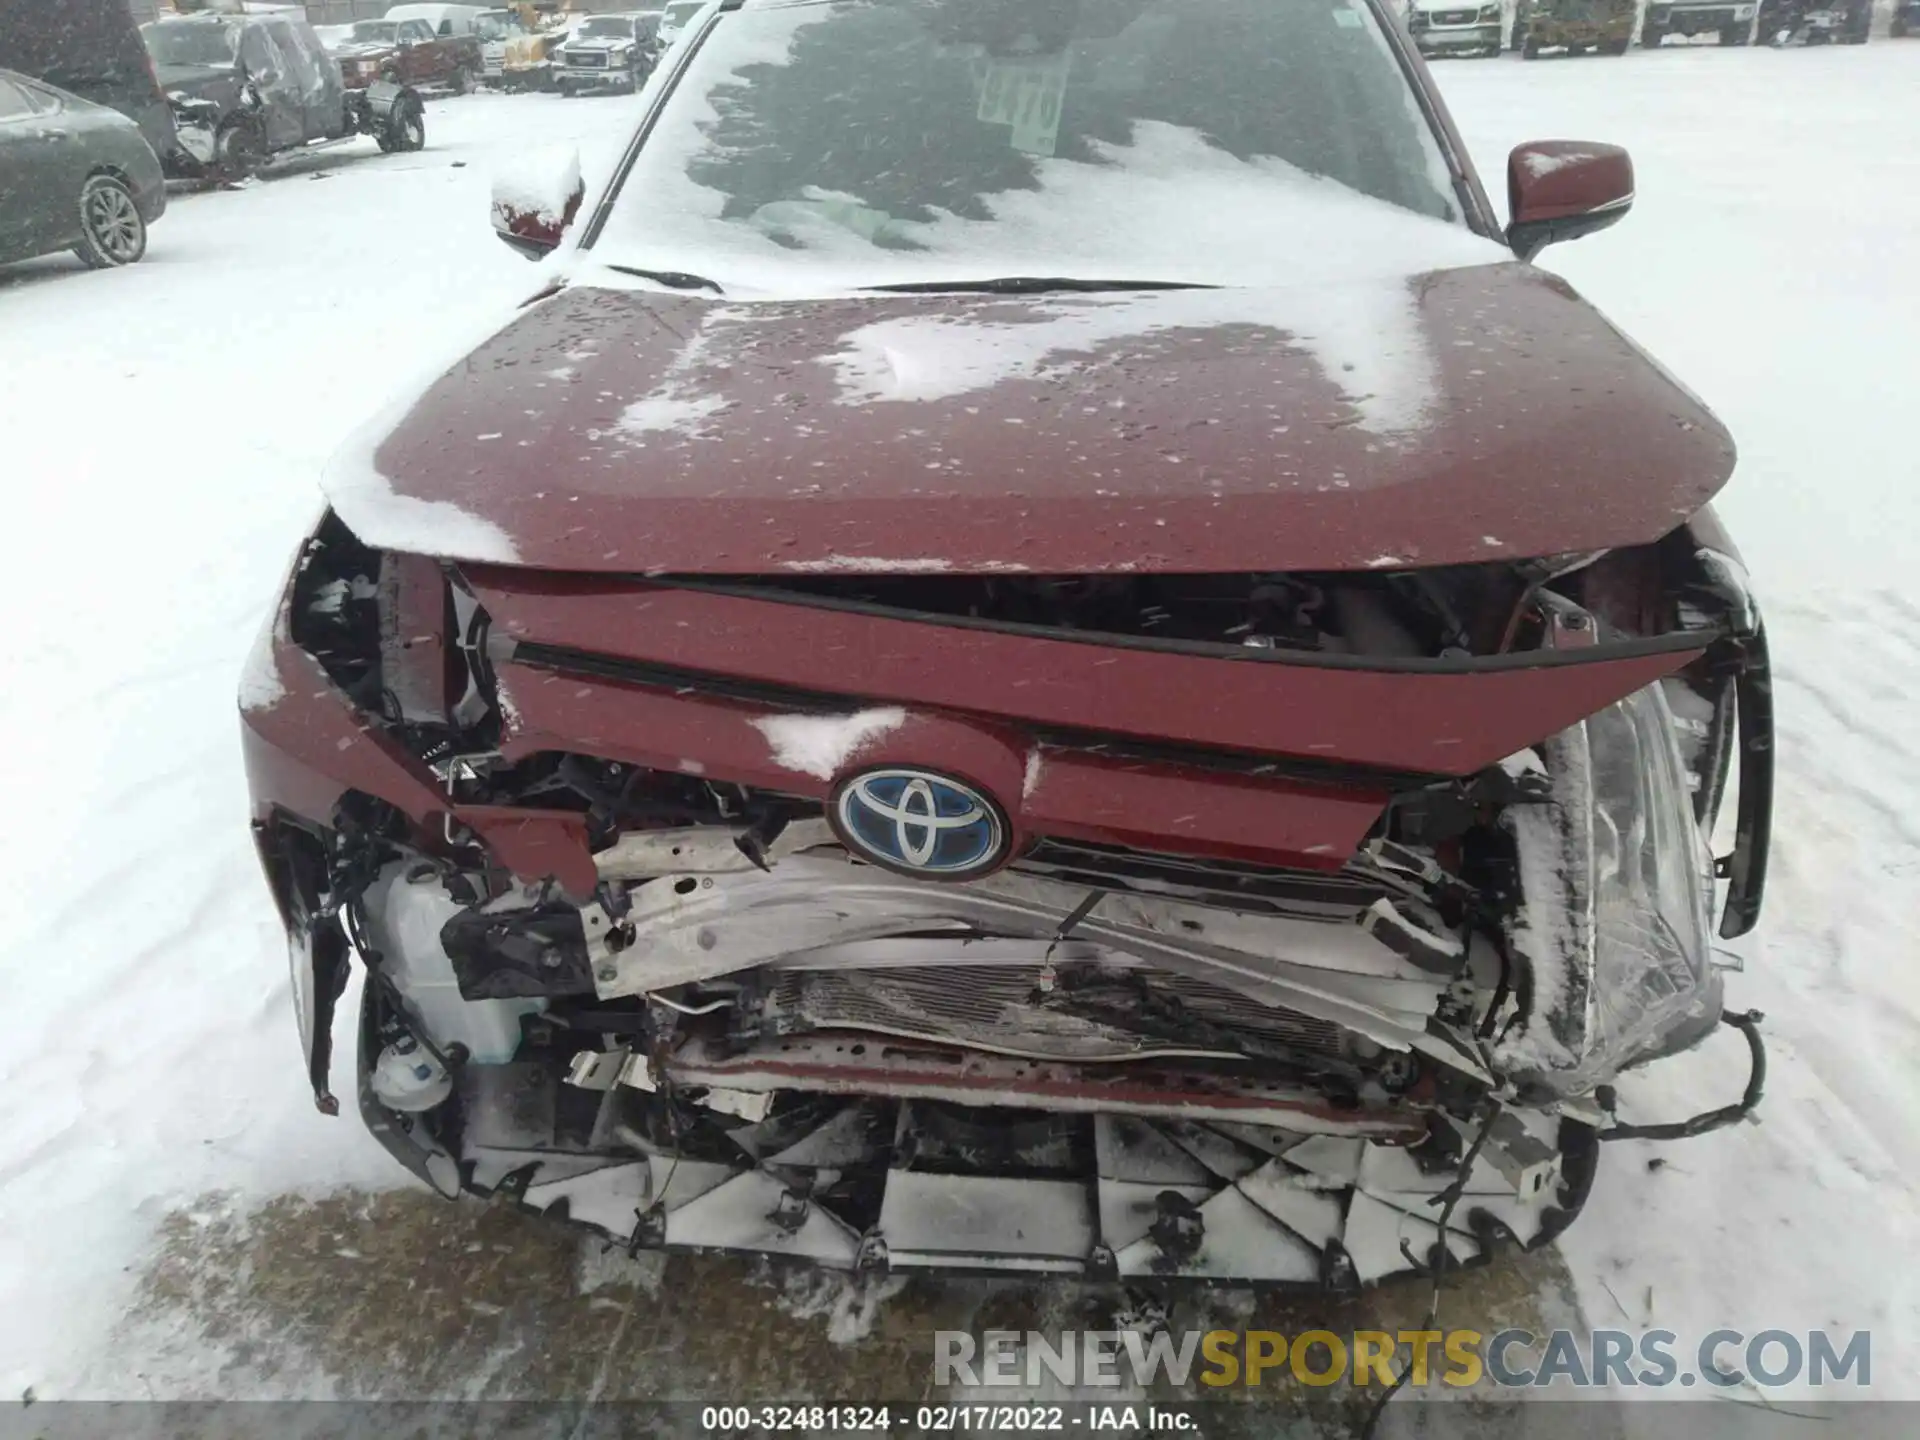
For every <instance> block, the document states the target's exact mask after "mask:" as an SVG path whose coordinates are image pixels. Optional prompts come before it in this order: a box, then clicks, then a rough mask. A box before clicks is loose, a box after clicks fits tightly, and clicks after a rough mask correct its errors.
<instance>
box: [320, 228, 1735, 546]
mask: <svg viewBox="0 0 1920 1440" xmlns="http://www.w3.org/2000/svg"><path fill="white" fill-rule="evenodd" d="M1733 458H1734V452H1733V446H1732V442H1731V441H1730V439H1729V438H1728V436H1727V434H1726V432H1725V430H1724V429H1723V428H1722V427H1721V426H1720V424H1719V422H1718V421H1717V420H1715V419H1714V417H1713V416H1712V415H1711V413H1709V412H1708V411H1707V410H1706V409H1705V407H1704V406H1703V405H1702V404H1701V403H1700V402H1699V400H1698V399H1696V398H1695V397H1694V396H1692V395H1691V394H1690V393H1689V392H1687V391H1686V390H1685V389H1684V388H1683V387H1681V386H1680V385H1679V384H1678V383H1677V382H1676V381H1674V380H1673V379H1672V378H1671V377H1670V376H1668V375H1667V374H1666V373H1665V372H1664V371H1663V370H1661V369H1660V368H1659V367H1658V366H1656V365H1655V364H1653V363H1652V362H1651V361H1650V360H1648V359H1647V358H1646V357H1645V356H1644V355H1643V354H1642V352H1641V351H1640V350H1639V349H1638V348H1637V347H1636V346H1634V345H1633V343H1632V342H1631V341H1629V340H1627V339H1626V338H1625V337H1624V336H1623V335H1621V334H1620V332H1619V331H1617V330H1616V329H1615V328H1614V327H1613V326H1612V325H1611V324H1609V323H1608V322H1607V321H1606V319H1605V318H1604V317H1602V316H1601V315H1600V314H1599V313H1598V312H1597V311H1595V310H1594V309H1593V308H1592V307H1591V306H1589V305H1587V304H1586V303H1585V302H1584V301H1583V300H1581V299H1580V298H1579V297H1578V296H1577V295H1576V294H1575V293H1574V291H1573V290H1572V289H1571V287H1569V286H1568V285H1566V284H1565V283H1564V282H1563V281H1561V280H1559V279H1557V278H1555V277H1553V276H1551V275H1548V274H1545V273H1543V272H1541V271H1538V270H1535V269H1533V268H1532V267H1530V266H1524V265H1520V264H1517V263H1503V264H1494V265H1484V266H1476V267H1471V268H1466V269H1456V270H1448V271H1443V272H1437V273H1433V274H1429V275H1425V276H1421V277H1417V278H1415V279H1413V280H1411V281H1409V280H1407V279H1404V278H1381V279H1375V280H1360V281H1355V282H1352V283H1350V284H1344V285H1324V286H1313V287H1301V288H1299V289H1261V290H1255V289H1225V288H1223V289H1213V290H1177V291H1148V292H1111V293H1102V294H1093V295H1084V294H1049V295H1041V296H1027V297H1004V296H992V295H978V294H943V295H900V294H874V295H864V296H853V297H843V298H835V299H822V300H807V301H763V302H751V303H738V302H733V301H729V300H725V299H715V298H712V297H705V296H698V295H691V294H660V293H656V292H652V291H637V290H609V289H601V288H589V287H576V288H572V289H568V290H564V291H562V292H561V293H559V294H558V295H555V296H553V297H552V298H550V299H547V300H545V301H543V302H542V303H539V304H538V305H535V306H532V307H530V308H528V309H527V310H526V311H524V312H523V313H522V315H521V316H520V317H519V318H518V319H516V320H515V321H514V322H513V323H512V324H510V325H508V326H507V327H506V328H505V329H504V330H502V331H500V332H499V333H497V334H496V335H495V336H493V338H492V339H490V340H488V341H486V342H485V343H484V344H482V345H481V346H480V347H479V348H478V349H477V350H476V351H474V353H473V354H472V355H471V356H469V357H468V358H467V359H466V360H465V361H464V362H463V363H461V364H460V365H458V366H456V367H455V368H454V369H453V370H451V371H449V372H447V373H446V374H445V375H444V376H442V377H441V378H440V379H439V380H438V381H437V382H436V383H434V384H433V385H431V386H430V387H429V388H428V389H427V391H426V393H425V394H424V395H422V396H421V397H420V398H419V399H418V401H417V402H415V403H414V404H413V405H412V407H411V409H410V410H407V411H406V412H405V413H404V415H403V417H402V418H400V419H399V421H398V423H397V425H394V426H392V428H391V429H390V430H389V431H387V432H386V433H385V434H384V435H377V436H376V437H375V439H374V440H373V441H372V443H370V444H365V443H363V444H362V445H360V446H358V447H356V448H355V449H353V450H351V451H349V452H347V453H344V454H343V455H342V456H341V457H339V458H338V459H337V460H336V461H335V463H334V464H333V465H332V466H330V467H329V471H328V476H327V489H328V492H329V494H330V496H331V497H332V499H333V502H334V504H335V507H336V508H337V509H338V511H339V513H340V515H341V517H342V518H343V519H344V520H345V521H346V523H347V524H348V525H349V526H350V527H352V528H353V529H354V530H355V531H356V532H358V533H359V534H360V535H361V536H362V538H364V539H366V540H367V541H368V542H370V543H372V544H375V545H379V546H384V547H388V548H396V549H413V550H419V551H423V552H425V553H429V554H435V555H442V556H445V557H448V558H454V559H474V560H493V561H507V562H515V563H521V564H527V565H534V566H541V567H547V568H554V569H565V570H584V571H626V572H635V571H660V572H677V573H685V574H695V573H722V574H724V573H754V572H770V571H781V570H790V571H805V572H817V573H832V572H836V571H841V572H848V571H861V570H873V571H884V570H896V571H918V570H951V571H955V572H969V571H971V572H984V571H1009V570H1021V571H1031V572H1034V573H1039V574H1072V573H1090V572H1098V571H1122V570H1143V571H1153V570H1160V571H1203V572H1204V571H1220V572H1226V571H1262V570H1331V569H1362V568H1369V567H1375V568H1384V567H1402V566H1412V565H1442V564H1459V563H1466V562H1472V561H1484V560H1494V559H1500V558H1516V557H1521V556H1533V555H1543V554H1557V553H1560V552H1565V551H1580V550H1589V549H1602V548H1607V547H1611V546H1617V545H1625V544H1633V543H1640V542H1646V541H1651V540H1653V539H1656V538H1657V537H1659V536H1660V535H1663V534H1665V533H1666V532H1667V531H1669V530H1671V529H1672V528H1673V527H1674V526H1675V525H1677V524H1678V523H1680V521H1682V520H1684V519H1686V518H1687V517H1689V516H1691V515H1692V514H1694V513H1695V512H1696V511H1697V510H1698V509H1699V508H1700V507H1701V506H1702V505H1703V504H1705V503H1706V501H1707V500H1708V499H1709V498H1710V497H1711V496H1712V495H1713V494H1714V492H1715V491H1716V490H1718V489H1719V488H1720V486H1721V485H1722V484H1724V483H1725V481H1726V479H1727V477H1728V475H1729V474H1730V473H1731V470H1732V467H1733Z"/></svg>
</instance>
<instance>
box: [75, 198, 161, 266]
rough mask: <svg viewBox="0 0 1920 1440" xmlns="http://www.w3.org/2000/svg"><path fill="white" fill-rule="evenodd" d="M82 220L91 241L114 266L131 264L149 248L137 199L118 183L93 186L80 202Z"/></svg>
mask: <svg viewBox="0 0 1920 1440" xmlns="http://www.w3.org/2000/svg"><path fill="white" fill-rule="evenodd" d="M80 218H81V224H82V225H83V226H85V228H86V232H87V238H88V239H89V240H90V241H91V242H92V243H93V246H94V248H95V249H96V250H98V251H99V252H100V254H101V255H102V256H103V257H105V258H106V259H107V260H108V261H110V262H111V263H112V264H115V265H130V264H132V263H133V262H134V261H135V260H138V259H139V258H140V255H141V252H142V251H143V250H145V249H146V225H145V223H144V222H143V221H142V220H141V219H140V211H139V209H138V207H136V206H135V205H134V203H133V196H131V195H129V194H128V193H127V191H126V188H125V187H124V186H122V185H120V184H119V183H118V182H117V181H114V180H109V179H105V178H100V179H96V180H94V181H92V182H91V183H89V184H88V186H87V188H86V190H85V192H84V193H83V194H82V196H81V199H80Z"/></svg>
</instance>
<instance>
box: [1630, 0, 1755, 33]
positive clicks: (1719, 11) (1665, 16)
mask: <svg viewBox="0 0 1920 1440" xmlns="http://www.w3.org/2000/svg"><path fill="white" fill-rule="evenodd" d="M1758 9H1759V7H1758V6H1757V5H1713V6H1704V5H1703V6H1677V5H1676V6H1666V5H1650V6H1648V7H1647V23H1648V24H1649V25H1652V26H1654V27H1655V28H1656V29H1661V30H1665V31H1667V32H1669V33H1671V34H1675V35H1706V34H1709V33H1711V32H1713V31H1717V30H1725V29H1727V28H1729V27H1731V26H1734V25H1745V24H1748V23H1749V22H1751V21H1752V19H1753V17H1754V15H1755V13H1756V12H1757V10H1758Z"/></svg>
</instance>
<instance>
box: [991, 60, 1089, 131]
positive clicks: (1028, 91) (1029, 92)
mask: <svg viewBox="0 0 1920 1440" xmlns="http://www.w3.org/2000/svg"><path fill="white" fill-rule="evenodd" d="M1069 63H1070V57H1069V56H1068V55H1066V54H1065V53H1064V52H1063V53H1061V54H1059V55H1053V56H1047V57H1043V58H1040V59H1035V60H989V61H988V62H987V65H986V73H985V74H984V75H983V76H982V78H981V82H980V108H979V111H978V115H979V118H980V119H981V120H982V121H984V122H985V123H986V124H989V125H1011V126H1012V127H1013V148H1014V149H1016V150H1023V151H1025V152H1026V153H1027V154H1029V155H1051V154H1053V148H1054V145H1055V143H1056V142H1057V141H1058V140H1059V138H1060V106H1061V104H1062V102H1063V101H1065V99H1066V96H1067V66H1068V64H1069Z"/></svg>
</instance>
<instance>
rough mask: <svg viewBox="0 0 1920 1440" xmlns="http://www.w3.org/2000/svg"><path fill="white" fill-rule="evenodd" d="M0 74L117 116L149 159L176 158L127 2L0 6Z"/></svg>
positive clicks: (163, 103) (27, 0)
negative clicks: (140, 139) (138, 137)
mask: <svg viewBox="0 0 1920 1440" xmlns="http://www.w3.org/2000/svg"><path fill="white" fill-rule="evenodd" d="M0 69H5V70H13V71H16V72H18V73H19V74H22V75H26V76H30V77H32V78H33V79H36V80H44V81H46V82H47V83H48V84H49V85H55V86H58V87H59V88H60V89H62V90H65V91H66V92H67V93H68V94H70V95H78V96H79V97H80V98H82V99H83V100H91V101H93V103H94V104H96V105H105V106H107V107H108V108H109V109H113V110H118V111H119V112H120V113H121V114H122V115H125V116H127V117H128V118H129V119H131V120H133V121H134V122H136V123H137V124H138V125H139V126H140V133H141V134H143V135H145V136H146V137H147V144H149V145H151V146H152V147H153V153H154V154H156V155H158V156H159V157H160V158H161V159H162V160H165V159H166V158H167V156H168V155H170V154H171V153H172V152H173V149H174V144H175V140H174V132H173V112H172V111H171V110H170V109H169V108H168V105H167V97H166V95H165V94H164V93H162V91H161V89H160V84H159V82H158V80H157V79H156V78H155V76H154V73H153V63H152V61H151V60H149V59H148V57H147V47H146V46H145V45H143V44H141V43H140V32H139V30H138V29H136V28H135V26H134V23H133V16H132V15H131V14H130V13H129V12H128V10H127V0H0Z"/></svg>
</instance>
